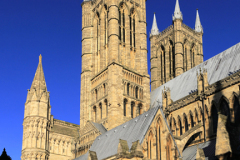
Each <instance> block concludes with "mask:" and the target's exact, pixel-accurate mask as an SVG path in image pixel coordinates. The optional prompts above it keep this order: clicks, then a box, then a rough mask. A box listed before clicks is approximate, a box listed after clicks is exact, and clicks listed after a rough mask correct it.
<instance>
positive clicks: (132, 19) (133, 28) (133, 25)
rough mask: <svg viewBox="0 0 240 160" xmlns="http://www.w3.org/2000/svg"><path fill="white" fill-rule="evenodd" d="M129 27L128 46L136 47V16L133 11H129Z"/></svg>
mask: <svg viewBox="0 0 240 160" xmlns="http://www.w3.org/2000/svg"><path fill="white" fill-rule="evenodd" d="M129 23H130V24H129V26H130V46H131V47H134V48H135V47H136V43H135V42H136V14H135V12H134V9H132V10H131V14H130V17H129Z"/></svg>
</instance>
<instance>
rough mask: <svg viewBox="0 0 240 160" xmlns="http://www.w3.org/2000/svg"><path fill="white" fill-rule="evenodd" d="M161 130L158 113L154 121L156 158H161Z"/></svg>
mask: <svg viewBox="0 0 240 160" xmlns="http://www.w3.org/2000/svg"><path fill="white" fill-rule="evenodd" d="M161 130H162V120H161V117H160V115H159V117H158V118H157V123H156V158H157V159H158V160H161V157H162V155H161V153H162V152H161V151H162V139H161V137H162V135H161Z"/></svg>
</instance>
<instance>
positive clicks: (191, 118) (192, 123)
mask: <svg viewBox="0 0 240 160" xmlns="http://www.w3.org/2000/svg"><path fill="white" fill-rule="evenodd" d="M190 120H191V128H193V127H194V121H193V115H192V113H190Z"/></svg>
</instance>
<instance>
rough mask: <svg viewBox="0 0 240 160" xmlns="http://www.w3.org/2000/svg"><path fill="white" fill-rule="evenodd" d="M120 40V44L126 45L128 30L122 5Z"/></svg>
mask: <svg viewBox="0 0 240 160" xmlns="http://www.w3.org/2000/svg"><path fill="white" fill-rule="evenodd" d="M118 23H119V40H120V42H123V43H125V33H126V28H125V23H126V22H125V10H124V5H123V4H122V5H121V6H120V8H119V20H118Z"/></svg>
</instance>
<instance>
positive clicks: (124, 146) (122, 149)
mask: <svg viewBox="0 0 240 160" xmlns="http://www.w3.org/2000/svg"><path fill="white" fill-rule="evenodd" d="M117 152H118V153H127V152H129V147H128V143H127V141H126V140H122V139H119V143H118V150H117Z"/></svg>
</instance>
